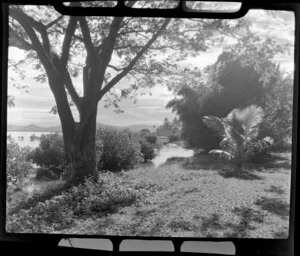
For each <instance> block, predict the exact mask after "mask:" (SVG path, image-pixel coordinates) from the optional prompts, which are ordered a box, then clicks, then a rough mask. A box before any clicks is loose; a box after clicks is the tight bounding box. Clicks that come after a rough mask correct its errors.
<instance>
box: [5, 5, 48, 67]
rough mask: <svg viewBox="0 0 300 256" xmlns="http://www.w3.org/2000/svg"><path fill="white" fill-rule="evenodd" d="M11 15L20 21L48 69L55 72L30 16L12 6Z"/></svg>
mask: <svg viewBox="0 0 300 256" xmlns="http://www.w3.org/2000/svg"><path fill="white" fill-rule="evenodd" d="M9 15H10V16H11V17H12V18H13V19H15V20H16V21H18V23H19V24H20V25H21V26H22V27H23V28H24V30H25V32H26V33H27V35H28V37H29V38H30V40H31V43H32V47H33V49H34V50H35V51H36V52H37V54H38V56H39V58H40V60H41V62H42V63H43V65H44V67H45V69H46V71H48V72H53V71H54V69H53V66H52V63H51V61H50V60H49V58H48V56H47V53H46V52H45V49H44V48H43V46H42V44H41V42H40V41H39V39H38V37H37V35H36V33H35V31H34V29H33V27H32V22H30V19H32V18H30V17H28V15H26V14H25V13H24V12H23V11H22V10H21V9H20V8H19V7H12V8H10V9H9Z"/></svg>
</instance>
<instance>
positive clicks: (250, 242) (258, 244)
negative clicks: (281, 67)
mask: <svg viewBox="0 0 300 256" xmlns="http://www.w3.org/2000/svg"><path fill="white" fill-rule="evenodd" d="M221 1H224V0H217V1H215V2H221ZM228 1H230V2H242V3H243V5H242V7H241V9H240V10H239V11H238V12H235V13H216V14H215V13H214V14H212V13H206V12H204V13H200V12H185V11H184V8H182V7H183V6H184V5H183V1H182V0H180V3H179V6H178V7H177V8H175V9H167V10H165V9H162V10H155V9H138V10H137V9H131V8H128V7H126V6H125V4H124V1H120V0H118V4H117V6H115V7H112V8H103V7H101V8H97V9H95V8H90V9H91V10H90V11H91V13H90V15H101V16H120V15H122V16H136V17H138V16H147V17H182V18H191V17H193V18H196V17H199V18H221V19H223V18H238V17H242V16H244V14H246V13H247V11H248V10H249V9H266V10H286V11H292V12H294V15H295V42H294V46H295V51H294V64H295V66H294V91H293V92H294V99H293V100H294V101H293V137H292V174H291V191H290V216H289V222H290V224H289V237H288V238H287V239H256V238H251V239H250V238H195V237H192V238H188V237H138V236H103V235H74V234H70V235H67V234H63V235H61V234H24V233H20V234H17V233H16V234H15V233H7V232H6V231H5V221H6V214H5V212H6V134H7V133H6V132H7V64H8V63H7V59H8V26H7V24H8V5H9V4H35V5H45V4H53V5H54V7H55V8H56V9H57V10H60V11H64V12H66V13H64V14H68V9H69V8H68V7H63V5H62V1H50V0H47V1H44V2H41V1H37V0H35V1H34V0H33V1H30V0H23V1H22V0H19V1H18V0H16V1H3V2H2V4H1V15H2V19H1V20H2V24H1V29H2V31H1V32H2V40H1V44H2V45H1V48H2V63H1V65H2V86H1V95H2V96H1V137H0V141H1V149H0V150H1V151H0V152H1V166H0V170H1V171H0V198H1V201H0V203H1V205H0V242H1V243H2V242H6V245H7V246H9V248H11V249H13V250H14V249H17V250H19V249H22V248H27V247H28V246H29V247H28V248H33V247H32V246H35V248H48V249H49V250H50V251H51V250H54V251H55V250H57V245H58V242H59V241H60V240H61V239H63V238H102V239H110V240H111V241H112V243H113V252H119V245H120V243H121V242H122V240H124V239H134V240H168V241H172V242H173V244H174V248H175V253H177V252H180V247H181V245H182V243H183V242H184V241H231V242H233V243H234V245H235V247H236V255H274V256H276V255H294V253H295V252H294V246H295V241H296V239H295V236H296V229H295V227H296V218H295V216H296V183H297V182H296V169H297V167H298V160H297V146H298V99H299V46H300V41H299V31H300V27H299V26H300V4H299V3H297V2H298V1H296V0H294V1H289V2H285V1H284V0H282V1H278V0H273V1H263V0H261V1H250V0H241V1H236V0H227V2H228ZM225 2H226V0H225ZM86 9H89V8H85V12H87V11H89V10H86ZM80 13H81V14H82V10H80V9H78V10H72V11H71V14H72V15H78V14H80ZM84 15H86V13H84ZM2 199H4V200H2ZM6 245H5V246H6ZM22 246H23V247H22ZM1 247H2V246H1V244H0V248H1ZM55 248H56V249H55ZM71 249H73V248H70V252H73V250H72V251H71ZM60 250H62V249H60ZM65 250H67V251H68V249H65ZM76 250H77V249H76ZM78 250H83V249H78ZM25 251H26V249H25ZM88 251H90V250H88ZM82 252H87V251H86V250H83V251H82ZM96 252H97V251H96ZM98 253H100V252H99V251H98ZM103 253H104V252H103ZM119 253H122V252H119ZM143 253H145V252H143ZM166 254H168V253H166ZM172 254H173V253H172ZM200 255H206V254H200ZM210 255H211V254H210Z"/></svg>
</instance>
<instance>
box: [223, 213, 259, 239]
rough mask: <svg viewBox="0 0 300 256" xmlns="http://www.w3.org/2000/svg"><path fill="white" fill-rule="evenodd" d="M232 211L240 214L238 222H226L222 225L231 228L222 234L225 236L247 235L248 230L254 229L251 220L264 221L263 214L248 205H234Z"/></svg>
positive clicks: (238, 236)
mask: <svg viewBox="0 0 300 256" xmlns="http://www.w3.org/2000/svg"><path fill="white" fill-rule="evenodd" d="M232 212H233V213H235V214H236V215H238V216H240V221H239V223H238V224H233V223H226V224H225V225H224V227H226V228H230V229H231V231H228V232H226V233H225V234H224V236H226V237H233V238H245V237H249V233H248V232H249V231H250V230H255V229H256V227H254V226H253V222H254V223H255V222H256V223H263V221H264V216H265V215H264V214H263V213H261V212H260V211H257V210H254V209H251V208H249V207H235V208H234V209H233V211H232Z"/></svg>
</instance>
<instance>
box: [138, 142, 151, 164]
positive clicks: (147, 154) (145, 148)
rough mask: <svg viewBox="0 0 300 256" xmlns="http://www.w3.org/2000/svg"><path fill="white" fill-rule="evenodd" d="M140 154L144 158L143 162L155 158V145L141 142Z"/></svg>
mask: <svg viewBox="0 0 300 256" xmlns="http://www.w3.org/2000/svg"><path fill="white" fill-rule="evenodd" d="M140 144H141V153H142V155H143V158H144V162H145V163H146V162H148V161H150V160H152V159H153V158H154V157H155V144H152V143H149V142H147V141H141V142H140Z"/></svg>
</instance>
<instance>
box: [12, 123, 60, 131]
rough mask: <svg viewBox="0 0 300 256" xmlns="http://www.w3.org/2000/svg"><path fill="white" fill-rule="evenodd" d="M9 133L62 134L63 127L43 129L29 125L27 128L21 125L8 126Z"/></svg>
mask: <svg viewBox="0 0 300 256" xmlns="http://www.w3.org/2000/svg"><path fill="white" fill-rule="evenodd" d="M7 131H10V132H13V131H18V132H61V126H60V125H57V126H49V127H42V126H38V125H35V124H29V125H25V126H21V125H11V124H9V125H7Z"/></svg>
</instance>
